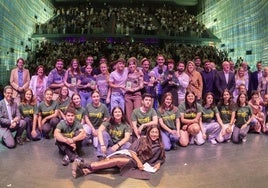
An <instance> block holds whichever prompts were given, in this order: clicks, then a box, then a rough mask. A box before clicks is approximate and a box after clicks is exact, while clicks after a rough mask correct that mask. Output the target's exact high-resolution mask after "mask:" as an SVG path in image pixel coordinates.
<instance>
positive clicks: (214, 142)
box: [210, 139, 218, 145]
mask: <svg viewBox="0 0 268 188" xmlns="http://www.w3.org/2000/svg"><path fill="white" fill-rule="evenodd" d="M210 143H211V144H213V145H216V144H217V143H218V142H217V141H216V140H215V139H211V140H210Z"/></svg>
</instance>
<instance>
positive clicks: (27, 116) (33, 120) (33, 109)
mask: <svg viewBox="0 0 268 188" xmlns="http://www.w3.org/2000/svg"><path fill="white" fill-rule="evenodd" d="M19 110H20V114H21V119H22V120H23V121H24V123H25V124H26V137H27V139H28V140H40V139H41V131H40V128H39V127H37V114H38V109H37V104H36V100H35V98H34V95H33V91H32V90H31V89H26V90H25V92H24V96H23V98H22V100H21V103H20V105H19Z"/></svg>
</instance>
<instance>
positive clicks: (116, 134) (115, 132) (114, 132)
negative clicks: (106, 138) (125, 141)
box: [109, 129, 124, 138]
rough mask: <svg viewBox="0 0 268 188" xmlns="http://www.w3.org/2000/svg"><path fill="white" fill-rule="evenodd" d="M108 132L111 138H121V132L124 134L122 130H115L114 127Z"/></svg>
mask: <svg viewBox="0 0 268 188" xmlns="http://www.w3.org/2000/svg"><path fill="white" fill-rule="evenodd" d="M109 133H110V135H111V137H112V138H115V137H117V138H122V137H123V134H124V132H123V131H121V130H115V129H111V130H110V131H109Z"/></svg>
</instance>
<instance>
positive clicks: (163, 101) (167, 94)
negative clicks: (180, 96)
mask: <svg viewBox="0 0 268 188" xmlns="http://www.w3.org/2000/svg"><path fill="white" fill-rule="evenodd" d="M168 96H170V97H171V100H172V103H171V105H170V110H172V111H174V112H176V111H177V110H178V108H177V107H176V106H174V105H173V96H172V94H171V93H170V92H167V93H165V94H164V96H163V97H162V100H161V106H160V108H159V111H160V113H161V114H163V113H164V112H165V107H166V104H165V99H166V98H167V97H168Z"/></svg>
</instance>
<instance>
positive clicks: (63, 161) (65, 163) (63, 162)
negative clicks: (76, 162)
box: [61, 155, 70, 166]
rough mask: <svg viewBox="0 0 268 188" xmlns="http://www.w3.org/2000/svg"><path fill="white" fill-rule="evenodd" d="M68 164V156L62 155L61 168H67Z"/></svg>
mask: <svg viewBox="0 0 268 188" xmlns="http://www.w3.org/2000/svg"><path fill="white" fill-rule="evenodd" d="M69 163H70V159H69V157H68V155H64V157H63V159H62V162H61V164H62V165H63V166H67V165H68V164H69Z"/></svg>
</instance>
